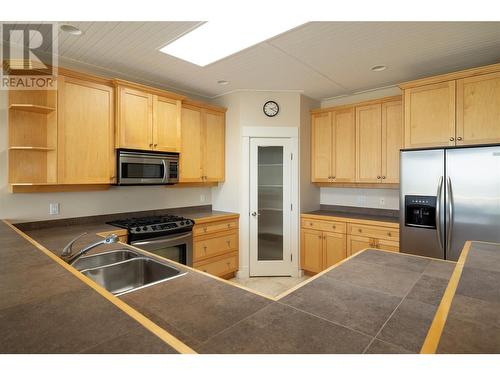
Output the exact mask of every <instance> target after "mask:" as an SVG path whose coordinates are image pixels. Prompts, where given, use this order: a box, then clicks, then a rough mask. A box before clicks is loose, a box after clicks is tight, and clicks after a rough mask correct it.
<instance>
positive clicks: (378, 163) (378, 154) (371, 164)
mask: <svg viewBox="0 0 500 375" xmlns="http://www.w3.org/2000/svg"><path fill="white" fill-rule="evenodd" d="M381 174H382V106H381V105H380V104H372V105H366V106H360V107H356V181H359V182H367V183H371V182H376V183H377V182H381V180H382V175H381Z"/></svg>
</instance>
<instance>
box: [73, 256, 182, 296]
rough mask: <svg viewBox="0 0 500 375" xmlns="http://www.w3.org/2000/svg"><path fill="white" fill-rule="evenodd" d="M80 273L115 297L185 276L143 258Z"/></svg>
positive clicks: (174, 269) (171, 268) (176, 270)
mask: <svg viewBox="0 0 500 375" xmlns="http://www.w3.org/2000/svg"><path fill="white" fill-rule="evenodd" d="M82 273H83V274H84V275H85V276H87V277H89V278H91V279H92V280H94V281H95V282H96V283H98V284H99V285H101V286H102V287H104V288H105V289H107V290H108V291H110V292H111V293H113V294H114V295H117V296H119V295H122V294H125V293H129V292H132V291H134V290H137V289H141V288H144V287H147V286H151V285H154V284H158V283H161V282H163V281H166V280H170V279H173V278H175V277H179V276H182V275H185V273H181V271H179V270H178V269H176V268H174V267H171V266H168V265H166V264H163V263H160V262H158V261H156V260H154V259H150V258H145V257H137V258H133V259H129V260H125V261H123V262H119V263H115V264H110V265H107V266H103V267H97V268H92V269H86V270H83V271H82Z"/></svg>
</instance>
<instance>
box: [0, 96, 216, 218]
mask: <svg viewBox="0 0 500 375" xmlns="http://www.w3.org/2000/svg"><path fill="white" fill-rule="evenodd" d="M7 103H8V93H7V92H6V91H0V219H9V220H13V221H14V222H23V221H34V220H47V219H59V218H66V217H78V216H88V215H99V214H108V213H117V212H127V211H142V210H153V209H162V208H172V207H181V206H196V205H201V204H210V203H211V194H210V189H209V188H166V187H162V186H150V187H140V186H135V187H112V188H111V189H110V190H107V191H95V192H71V193H69V192H68V193H36V194H11V193H9V190H8V171H7V165H8V164H7V158H8V151H7V148H8V122H7V121H8V109H7ZM200 197H203V198H204V201H203V202H202V200H201V199H200ZM51 202H58V203H60V214H59V215H49V214H48V212H49V203H51Z"/></svg>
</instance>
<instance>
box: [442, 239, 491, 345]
mask: <svg viewBox="0 0 500 375" xmlns="http://www.w3.org/2000/svg"><path fill="white" fill-rule="evenodd" d="M461 258H462V257H461ZM464 258H465V259H464V261H463V268H462V272H461V274H459V271H460V269H457V271H455V273H454V277H455V275H456V277H457V278H458V277H459V280H458V285H457V288H456V291H455V293H454V295H453V296H452V298H451V300H450V303H451V305H449V312H448V316H447V318H446V323H445V325H444V327H443V331H442V334H441V336H440V340H439V343H438V346H437V350H436V352H437V353H478V354H479V353H500V288H499V287H498V286H499V285H500V244H493V243H486V242H472V243H471V246H470V249H469V252H468V253H467V254H465V256H464ZM458 263H459V264H460V263H461V259H459V261H458ZM447 293H448V291H447Z"/></svg>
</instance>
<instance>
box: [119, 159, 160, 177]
mask: <svg viewBox="0 0 500 375" xmlns="http://www.w3.org/2000/svg"><path fill="white" fill-rule="evenodd" d="M121 172H122V178H142V179H145V178H152V179H162V178H163V176H164V175H165V170H164V167H163V164H154V163H151V164H142V163H122V171H121Z"/></svg>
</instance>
